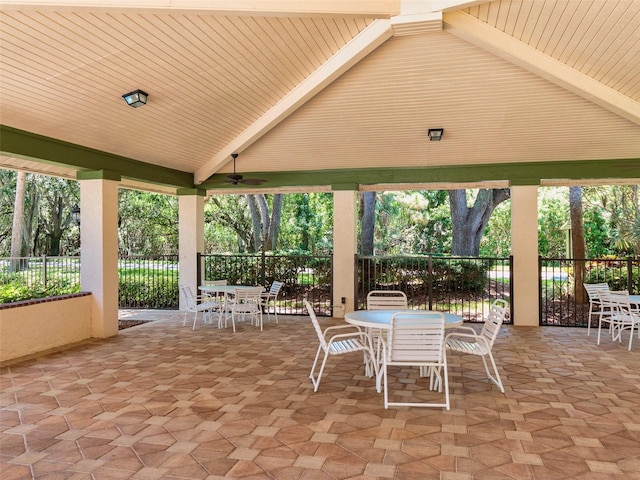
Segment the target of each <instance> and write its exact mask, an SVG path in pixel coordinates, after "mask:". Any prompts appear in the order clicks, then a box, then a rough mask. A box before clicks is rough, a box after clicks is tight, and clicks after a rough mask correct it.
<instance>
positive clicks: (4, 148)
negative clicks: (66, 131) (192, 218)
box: [0, 125, 194, 188]
mask: <svg viewBox="0 0 640 480" xmlns="http://www.w3.org/2000/svg"><path fill="white" fill-rule="evenodd" d="M0 151H1V152H2V154H3V155H8V156H15V157H18V158H27V159H29V160H34V161H37V162H42V163H47V164H53V165H62V166H65V167H70V168H75V169H77V170H92V171H100V170H106V171H111V172H115V173H116V174H120V175H121V176H122V177H123V178H129V179H133V180H139V181H142V182H148V183H152V184H156V185H166V186H169V187H175V188H194V184H193V174H192V173H189V172H183V171H181V170H174V169H172V168H165V167H159V166H157V165H152V164H150V163H145V162H141V161H139V160H133V159H131V158H127V157H121V156H119V155H113V154H110V153H106V152H102V151H100V150H94V149H91V148H87V147H83V146H81V145H76V144H73V143H68V142H63V141H60V140H56V139H54V138H49V137H43V136H42V135H36V134H34V133H30V132H26V131H24V130H18V129H16V128H12V127H7V126H6V125H0Z"/></svg>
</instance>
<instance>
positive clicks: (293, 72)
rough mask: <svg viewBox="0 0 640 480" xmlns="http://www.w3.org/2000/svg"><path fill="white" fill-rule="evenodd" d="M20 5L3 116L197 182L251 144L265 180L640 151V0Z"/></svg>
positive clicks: (39, 165) (2, 84)
mask: <svg viewBox="0 0 640 480" xmlns="http://www.w3.org/2000/svg"><path fill="white" fill-rule="evenodd" d="M416 4H417V5H416ZM0 5H1V6H2V12H1V17H0V28H1V32H2V34H1V36H0V42H1V43H0V48H1V57H2V58H1V60H0V113H1V117H0V123H2V125H4V126H7V127H12V128H15V129H19V130H23V131H26V132H31V133H34V134H37V135H42V136H45V137H50V138H52V139H57V140H60V141H63V142H69V143H72V144H77V145H81V146H84V147H88V148H91V149H97V150H100V151H103V152H107V153H110V154H114V155H118V156H122V157H126V158H129V159H132V160H136V161H141V162H146V163H149V164H152V165H156V166H161V167H167V168H171V169H175V170H180V171H184V172H189V173H192V174H193V177H194V184H196V185H197V184H201V183H202V182H205V183H204V185H205V186H208V187H210V188H215V185H216V183H215V182H208V179H210V177H211V175H213V174H216V173H227V172H230V171H231V168H232V167H231V164H230V163H229V161H230V160H231V157H230V153H232V152H240V156H239V157H238V163H237V167H238V170H239V171H242V172H243V173H247V174H254V175H259V174H260V173H261V172H262V173H274V172H280V173H281V172H285V173H286V172H304V171H314V172H318V171H322V170H331V171H335V170H345V171H346V170H349V171H353V170H358V169H370V168H400V167H411V168H429V167H440V166H456V165H460V166H462V165H473V164H477V165H500V164H503V163H505V164H507V163H509V164H512V163H523V164H524V163H530V162H555V161H566V160H568V161H588V160H606V159H639V158H640V0H608V1H606V2H604V1H601V0H584V1H570V0H565V1H561V0H544V1H543V0H535V1H534V0H522V1H515V0H514V1H509V0H499V1H493V2H478V1H473V2H464V1H454V0H432V1H431V2H428V1H425V2H423V4H421V3H420V2H403V1H400V0H395V1H383V0H375V1H373V0H372V1H367V2H358V1H342V2H337V1H320V0H314V1H312V0H308V1H303V0H300V1H293V0H292V1H287V2H273V1H267V0H262V1H260V0H258V1H231V0H228V1H225V0H218V1H205V0H202V1H196V0H180V1H173V2H163V1H160V0H147V1H144V2H143V1H139V2H136V1H132V2H120V1H117V0H113V1H107V2H101V6H100V7H95V6H91V4H90V3H89V2H83V1H68V2H58V1H49V2H44V1H41V2H37V1H13V0H3V1H2V2H0ZM138 88H139V89H142V90H144V91H146V92H148V93H149V102H148V104H147V105H146V106H144V107H141V108H137V109H133V108H130V107H128V106H126V104H125V103H124V101H123V100H122V98H121V96H122V94H124V93H126V92H129V91H131V90H134V89H138ZM431 127H443V128H444V129H445V135H444V137H443V140H442V141H441V142H429V141H428V139H427V138H426V131H427V129H428V128H431ZM2 153H3V155H2V156H0V167H5V168H16V169H25V170H29V171H38V172H41V173H49V174H53V175H59V176H74V175H75V171H76V170H77V169H78V166H77V163H75V162H74V159H72V158H70V159H69V160H68V162H67V163H65V162H60V161H56V162H42V161H38V159H35V158H31V157H25V156H21V155H19V154H16V152H8V151H6V149H3V152H2ZM40 160H42V159H40ZM121 173H122V174H123V175H124V176H125V178H126V179H127V181H129V182H130V185H133V186H136V187H140V185H144V183H141V182H143V181H144V180H145V179H144V178H136V177H135V174H131V175H128V173H130V172H121ZM214 178H218V177H214ZM345 180H346V181H355V182H356V183H357V180H358V179H357V176H356V177H354V176H353V175H352V174H350V176H349V178H345ZM487 180H495V179H487ZM150 188H155V189H159V190H160V191H172V189H173V190H175V189H174V188H173V187H172V186H171V185H162V186H156V187H150Z"/></svg>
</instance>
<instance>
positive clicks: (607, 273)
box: [539, 258, 640, 327]
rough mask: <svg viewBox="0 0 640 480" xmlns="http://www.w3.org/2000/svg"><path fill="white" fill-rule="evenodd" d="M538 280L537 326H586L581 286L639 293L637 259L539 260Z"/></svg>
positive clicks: (639, 264) (586, 311) (585, 298)
mask: <svg viewBox="0 0 640 480" xmlns="http://www.w3.org/2000/svg"><path fill="white" fill-rule="evenodd" d="M539 278H540V325H554V326H562V327H586V326H587V322H588V321H589V319H588V317H589V299H588V296H587V292H586V291H585V290H584V287H583V285H582V284H583V283H607V284H609V288H610V289H611V290H627V291H628V292H629V293H630V294H632V295H634V294H636V295H637V294H640V258H626V259H585V260H582V259H580V260H575V259H566V258H540V277H539ZM594 320H595V319H592V322H593V321H594ZM592 326H594V325H592Z"/></svg>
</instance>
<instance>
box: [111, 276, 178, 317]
mask: <svg viewBox="0 0 640 480" xmlns="http://www.w3.org/2000/svg"><path fill="white" fill-rule="evenodd" d="M179 301H180V299H179V289H178V282H177V281H176V280H175V279H173V278H171V277H169V278H166V279H165V281H164V282H150V281H149V280H148V278H147V277H145V276H143V275H141V276H134V275H120V277H119V278H118V302H119V304H120V305H127V306H129V307H140V308H156V309H170V308H177V307H178V304H179Z"/></svg>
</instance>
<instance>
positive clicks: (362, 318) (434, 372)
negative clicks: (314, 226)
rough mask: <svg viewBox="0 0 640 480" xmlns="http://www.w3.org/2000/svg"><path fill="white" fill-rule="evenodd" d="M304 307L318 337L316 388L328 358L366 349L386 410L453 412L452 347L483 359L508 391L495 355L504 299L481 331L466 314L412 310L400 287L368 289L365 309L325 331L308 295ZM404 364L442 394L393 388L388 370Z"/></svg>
mask: <svg viewBox="0 0 640 480" xmlns="http://www.w3.org/2000/svg"><path fill="white" fill-rule="evenodd" d="M305 306H306V308H307V311H308V313H309V316H310V318H311V321H312V324H313V326H314V329H315V331H316V333H317V336H318V340H319V345H318V350H317V352H316V356H315V359H314V361H313V365H312V367H311V372H310V374H309V378H310V379H311V382H312V384H313V387H314V391H317V390H318V388H319V386H320V380H321V378H322V374H323V372H324V368H325V366H326V363H327V359H328V358H329V357H331V356H337V355H344V354H347V353H353V352H362V353H363V355H364V359H363V363H364V370H365V375H366V376H368V377H372V378H375V384H376V390H377V391H378V393H381V390H382V393H383V394H384V406H385V408H389V407H390V406H391V407H396V406H413V407H440V408H446V409H447V410H449V409H450V399H449V380H448V367H447V351H450V352H457V353H463V354H471V355H476V356H479V357H481V358H482V361H483V363H484V367H485V371H486V373H487V377H488V379H489V380H490V381H491V382H493V383H495V384H496V385H497V386H498V388H499V389H500V391H501V392H503V393H504V387H503V385H502V381H501V379H500V374H499V372H498V368H497V366H496V363H495V360H494V358H493V355H492V348H493V344H494V341H495V339H496V338H497V336H498V333H499V330H500V327H501V326H502V324H503V322H504V320H505V317H506V315H507V314H508V305H507V303H506V302H505V301H504V300H495V301H494V302H493V304H492V305H491V307H490V310H489V312H488V314H487V316H486V318H485V321H484V323H483V325H482V328H481V329H480V331H479V332H478V331H477V330H476V329H474V328H472V327H466V326H464V325H463V319H462V317H460V316H458V315H454V314H450V313H445V312H437V311H431V310H411V309H409V308H408V304H407V297H406V295H405V294H404V292H401V291H396V290H380V291H372V292H370V293H369V294H368V296H367V309H366V310H356V311H354V312H348V313H347V314H345V318H344V320H345V323H344V324H343V325H333V326H329V327H327V328H325V329H322V328H321V326H320V324H319V322H318V319H317V317H316V315H315V312H314V310H313V307H312V306H311V304H310V303H309V302H308V301H307V300H306V299H305ZM321 355H322V356H323V358H322V361H320V357H321ZM489 364H490V365H491V368H489ZM406 367H418V368H419V373H420V377H425V378H426V379H428V389H429V390H431V391H437V392H440V393H441V394H442V397H444V398H437V399H436V400H435V401H432V400H431V399H429V400H428V401H418V400H419V399H416V398H412V397H413V396H412V395H407V392H393V391H392V389H391V388H390V386H389V380H388V379H389V375H390V372H397V370H398V368H400V369H403V368H406ZM425 381H427V380H425ZM400 383H401V384H402V383H403V381H400ZM391 395H394V396H395V397H396V400H393V399H392V398H391ZM397 397H399V398H397ZM392 400H393V401H392Z"/></svg>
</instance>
